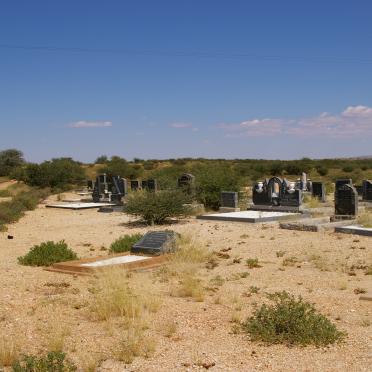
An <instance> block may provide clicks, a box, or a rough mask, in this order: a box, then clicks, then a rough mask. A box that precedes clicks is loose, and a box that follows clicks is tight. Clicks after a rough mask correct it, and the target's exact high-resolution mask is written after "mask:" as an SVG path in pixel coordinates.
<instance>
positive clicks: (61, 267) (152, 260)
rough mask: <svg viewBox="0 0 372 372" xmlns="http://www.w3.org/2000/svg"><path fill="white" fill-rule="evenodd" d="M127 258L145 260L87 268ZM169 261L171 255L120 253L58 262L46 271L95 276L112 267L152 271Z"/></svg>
mask: <svg viewBox="0 0 372 372" xmlns="http://www.w3.org/2000/svg"><path fill="white" fill-rule="evenodd" d="M125 256H134V257H136V258H137V257H143V259H139V260H135V261H131V262H126V263H116V264H111V265H104V266H87V264H91V263H95V262H99V261H105V260H112V259H115V258H120V257H125ZM168 261H169V255H168V254H165V255H161V256H154V257H153V256H144V255H139V254H136V255H132V254H130V253H129V252H126V253H120V254H115V255H110V256H99V257H94V258H84V259H81V260H75V261H66V262H58V263H55V264H53V265H52V266H49V267H46V268H45V269H44V270H46V271H52V272H57V273H62V274H71V275H94V274H97V273H99V272H100V271H102V270H105V269H108V268H112V267H120V268H122V269H124V270H128V271H137V270H151V269H154V268H157V267H159V266H161V265H164V264H165V263H167V262H168Z"/></svg>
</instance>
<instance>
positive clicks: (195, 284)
mask: <svg viewBox="0 0 372 372" xmlns="http://www.w3.org/2000/svg"><path fill="white" fill-rule="evenodd" d="M172 295H174V296H178V297H191V298H193V299H194V300H195V301H197V302H203V301H204V287H203V286H202V284H201V281H200V279H198V278H196V277H194V276H193V275H185V276H184V277H183V279H182V280H181V282H180V285H179V286H178V288H176V289H175V290H173V291H172Z"/></svg>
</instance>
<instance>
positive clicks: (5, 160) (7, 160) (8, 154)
mask: <svg viewBox="0 0 372 372" xmlns="http://www.w3.org/2000/svg"><path fill="white" fill-rule="evenodd" d="M22 164H24V159H23V153H22V151H19V150H16V149H9V150H4V151H0V176H8V175H9V174H10V173H11V172H12V171H13V170H14V169H15V168H17V167H19V166H21V165H22Z"/></svg>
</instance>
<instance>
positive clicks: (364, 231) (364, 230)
mask: <svg viewBox="0 0 372 372" xmlns="http://www.w3.org/2000/svg"><path fill="white" fill-rule="evenodd" d="M335 232H339V233H344V234H354V235H364V236H372V228H370V227H363V226H360V225H347V226H340V227H336V228H335Z"/></svg>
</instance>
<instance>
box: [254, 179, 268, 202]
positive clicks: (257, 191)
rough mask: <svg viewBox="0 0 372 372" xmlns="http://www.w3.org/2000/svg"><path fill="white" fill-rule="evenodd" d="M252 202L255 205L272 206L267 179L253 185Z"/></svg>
mask: <svg viewBox="0 0 372 372" xmlns="http://www.w3.org/2000/svg"><path fill="white" fill-rule="evenodd" d="M252 201H253V204H254V205H271V199H270V195H269V189H268V180H267V179H266V180H264V181H262V182H261V181H260V182H257V183H256V184H254V185H253V189H252Z"/></svg>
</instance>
